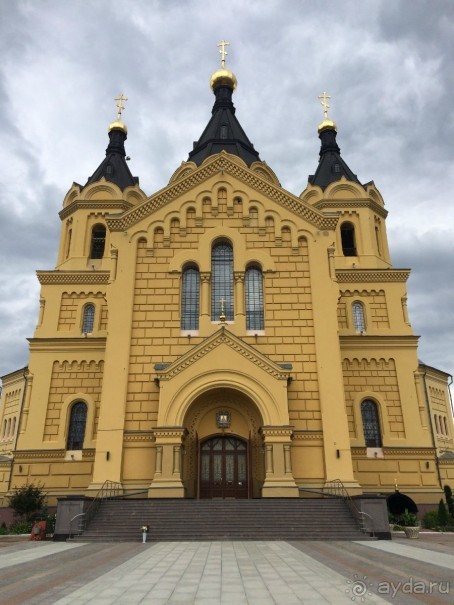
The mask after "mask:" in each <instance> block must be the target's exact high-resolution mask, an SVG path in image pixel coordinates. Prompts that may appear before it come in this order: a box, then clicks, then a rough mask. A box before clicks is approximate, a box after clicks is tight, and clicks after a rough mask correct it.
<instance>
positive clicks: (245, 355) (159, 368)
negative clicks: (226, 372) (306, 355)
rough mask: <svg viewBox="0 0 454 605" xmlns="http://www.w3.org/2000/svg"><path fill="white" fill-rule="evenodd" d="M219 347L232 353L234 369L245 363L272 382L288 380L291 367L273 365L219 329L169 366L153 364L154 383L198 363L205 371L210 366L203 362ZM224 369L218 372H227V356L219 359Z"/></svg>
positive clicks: (228, 332)
mask: <svg viewBox="0 0 454 605" xmlns="http://www.w3.org/2000/svg"><path fill="white" fill-rule="evenodd" d="M220 347H224V348H225V347H226V348H227V349H230V351H231V352H232V353H233V359H235V365H237V366H239V367H243V368H244V365H245V363H246V364H248V363H250V364H253V365H254V367H255V368H259V369H260V370H261V371H262V372H265V373H267V374H269V375H270V376H271V377H273V378H275V379H276V380H285V381H287V380H288V379H289V377H290V371H291V369H292V366H291V364H277V363H275V362H274V361H272V360H271V359H269V358H268V357H267V356H266V355H263V354H262V353H260V352H259V351H257V349H255V348H254V347H252V346H251V345H249V344H247V343H245V342H244V341H243V340H241V338H238V337H237V336H235V335H234V334H232V332H230V331H229V330H228V329H227V328H225V327H224V326H222V327H221V328H220V329H219V330H218V331H217V332H215V333H214V334H212V335H211V336H209V337H208V338H206V339H205V340H203V341H202V342H201V343H200V344H199V345H197V346H196V347H194V348H193V349H191V350H190V351H188V352H187V353H185V354H184V355H182V356H181V357H179V358H178V359H176V360H175V361H174V362H173V363H171V364H156V365H155V371H156V378H157V379H158V380H160V381H161V380H171V379H172V378H175V377H176V376H177V375H178V374H180V373H181V372H184V371H185V370H187V369H188V368H191V369H192V370H193V369H194V366H195V364H197V363H201V364H203V365H204V366H205V367H209V366H210V365H212V364H211V363H208V364H207V363H203V362H204V361H205V362H206V361H207V358H209V357H210V356H213V353H214V352H215V351H216V352H217V349H219V348H220ZM223 359H224V360H225V364H224V365H225V367H223V368H219V369H231V368H229V367H228V363H227V356H223ZM231 359H232V357H231Z"/></svg>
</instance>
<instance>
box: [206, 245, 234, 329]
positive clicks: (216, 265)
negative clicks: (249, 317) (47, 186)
mask: <svg viewBox="0 0 454 605" xmlns="http://www.w3.org/2000/svg"><path fill="white" fill-rule="evenodd" d="M221 300H223V301H224V313H225V318H226V320H227V321H233V317H234V309H233V249H232V246H231V245H230V244H229V243H227V242H222V243H219V244H216V245H215V246H214V247H213V250H212V253H211V320H212V321H218V320H219V317H220V315H221Z"/></svg>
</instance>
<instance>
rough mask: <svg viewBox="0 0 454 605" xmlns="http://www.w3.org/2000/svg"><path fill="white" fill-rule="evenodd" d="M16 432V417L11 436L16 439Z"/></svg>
mask: <svg viewBox="0 0 454 605" xmlns="http://www.w3.org/2000/svg"><path fill="white" fill-rule="evenodd" d="M15 432H16V416H14V418H13V426H12V429H11V436H12V437H14V433H15Z"/></svg>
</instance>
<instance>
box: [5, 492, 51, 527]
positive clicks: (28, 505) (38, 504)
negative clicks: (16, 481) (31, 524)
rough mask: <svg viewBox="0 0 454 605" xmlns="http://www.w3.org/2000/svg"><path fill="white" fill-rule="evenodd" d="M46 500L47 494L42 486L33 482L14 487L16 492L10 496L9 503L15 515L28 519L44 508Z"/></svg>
mask: <svg viewBox="0 0 454 605" xmlns="http://www.w3.org/2000/svg"><path fill="white" fill-rule="evenodd" d="M45 502H46V494H45V493H44V492H43V490H42V487H41V486H40V485H34V484H33V483H27V484H26V485H23V486H22V487H16V488H14V492H13V493H12V494H11V496H8V504H9V506H10V507H11V508H12V509H13V511H14V516H15V517H25V519H26V520H27V521H30V520H31V519H32V518H33V516H34V513H36V512H38V511H40V510H41V509H42V507H43V506H44V504H45Z"/></svg>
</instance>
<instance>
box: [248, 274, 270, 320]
mask: <svg viewBox="0 0 454 605" xmlns="http://www.w3.org/2000/svg"><path fill="white" fill-rule="evenodd" d="M245 290H246V330H264V329H265V319H264V312H263V279H262V271H261V270H260V269H259V268H258V267H248V268H247V269H246V277H245Z"/></svg>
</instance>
